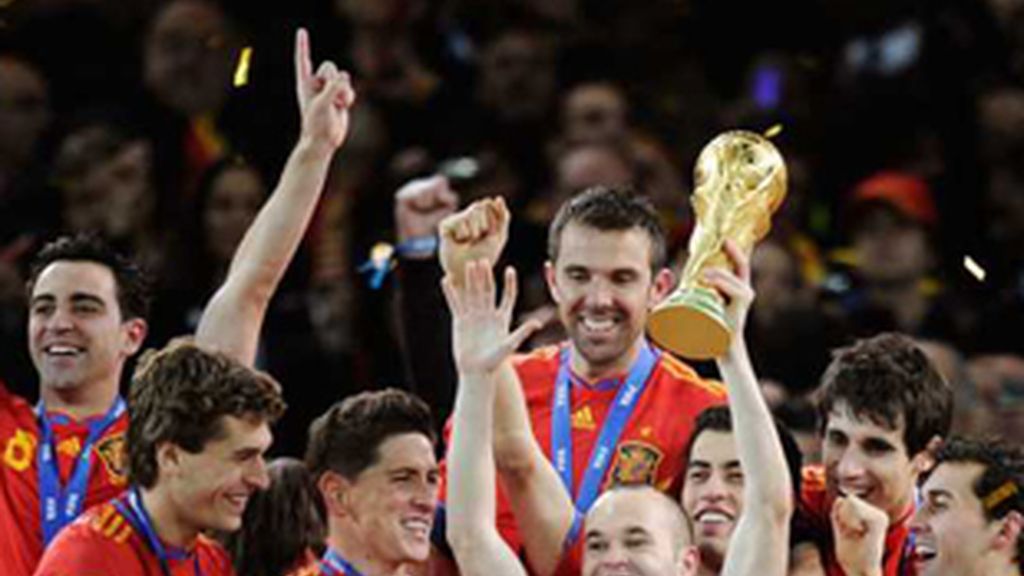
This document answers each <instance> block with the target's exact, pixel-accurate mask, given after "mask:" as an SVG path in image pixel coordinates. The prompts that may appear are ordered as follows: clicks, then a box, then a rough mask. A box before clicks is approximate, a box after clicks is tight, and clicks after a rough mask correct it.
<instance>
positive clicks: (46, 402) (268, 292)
mask: <svg viewBox="0 0 1024 576" xmlns="http://www.w3.org/2000/svg"><path fill="white" fill-rule="evenodd" d="M295 61H296V85H295V88H296V92H297V95H298V104H299V110H300V113H301V116H302V131H301V134H300V136H299V139H298V142H297V143H296V145H295V147H294V148H293V150H292V154H291V156H290V157H289V158H288V162H287V163H286V165H285V168H284V171H283V172H282V174H281V178H280V181H279V183H278V186H277V188H276V189H275V190H274V193H273V194H272V195H271V197H270V199H269V200H268V201H267V203H266V204H265V205H264V207H263V208H262V209H261V210H260V213H259V215H258V216H257V217H256V220H255V221H254V222H253V224H252V226H251V227H250V228H249V230H248V231H247V232H246V235H245V237H244V238H243V239H242V242H241V244H240V245H239V247H238V249H237V251H236V252H235V257H234V259H233V260H232V262H231V267H230V270H229V271H228V275H227V278H226V279H225V280H224V283H223V284H222V285H221V287H220V288H219V289H218V290H217V292H216V294H214V296H213V297H212V298H211V300H210V302H209V304H208V305H207V306H206V309H205V310H204V311H203V315H202V318H201V319H200V322H199V327H198V329H197V330H196V343H197V344H198V345H200V346H203V347H206V348H209V349H214V350H219V351H222V352H224V353H226V354H228V355H230V356H231V357H233V358H235V359H237V360H239V361H240V362H242V363H243V364H246V365H251V364H252V363H253V361H254V358H255V356H256V348H257V344H258V342H259V336H260V328H261V326H262V324H263V319H264V316H265V313H266V310H267V307H268V306H269V303H270V299H271V297H272V296H273V294H274V291H275V290H276V288H277V285H278V284H279V283H280V281H281V278H282V277H283V276H284V273H285V270H286V269H287V268H288V264H289V263H290V262H291V259H292V257H293V255H294V254H295V252H296V250H297V249H298V245H299V242H300V241H301V239H302V236H303V235H304V233H305V230H306V227H307V225H308V224H309V221H310V220H311V219H312V216H313V212H314V210H315V208H316V205H317V200H318V199H319V197H320V194H321V191H322V189H323V183H324V181H325V179H326V177H327V170H328V167H329V166H330V162H331V159H332V158H333V156H334V152H335V151H336V150H337V149H338V147H339V146H341V144H342V143H343V142H344V140H345V137H346V135H347V131H348V110H349V107H350V106H351V105H352V103H353V102H354V99H355V93H354V92H353V90H352V87H351V85H350V83H349V80H348V76H347V75H346V74H344V73H342V72H339V71H338V70H337V68H336V67H335V66H334V64H332V63H330V62H325V63H323V64H322V65H321V66H320V68H319V70H317V72H316V73H314V72H313V69H312V62H311V60H310V47H309V40H308V38H307V36H306V34H305V32H304V31H300V32H299V33H298V34H297V35H296V44H295ZM28 300H29V326H28V340H29V348H30V351H31V355H32V359H33V362H34V363H35V367H36V370H37V372H38V373H39V389H40V402H39V404H38V405H37V406H35V407H33V406H32V405H31V404H29V403H28V402H27V401H26V400H25V399H23V398H19V397H17V396H15V395H14V394H11V393H10V392H9V391H8V390H7V388H6V386H5V385H3V383H0V534H3V536H4V537H3V538H0V558H2V559H3V560H4V561H3V562H2V563H0V575H2V576H27V575H29V574H31V573H32V572H33V570H34V569H35V568H36V565H37V563H38V562H39V558H40V557H42V555H43V551H44V549H45V548H46V546H48V545H49V544H50V542H52V541H53V540H54V538H55V537H56V536H57V534H58V533H59V532H60V530H61V529H62V528H64V527H65V526H66V525H68V524H69V523H70V522H71V521H73V520H74V519H75V518H76V517H77V516H78V515H79V514H80V513H81V511H82V510H85V509H87V508H89V507H90V506H93V505H96V504H100V503H103V502H106V501H107V500H109V499H110V498H113V497H114V496H117V495H118V494H120V493H121V492H122V491H123V490H124V489H125V487H126V482H127V479H126V477H125V466H124V461H125V455H124V446H125V430H126V429H127V427H128V411H127V410H126V409H125V402H124V400H123V399H121V397H120V395H119V387H120V384H121V373H122V370H123V367H124V363H125V362H126V361H127V359H128V358H129V357H130V356H132V355H133V354H135V353H136V352H137V351H138V349H139V348H140V346H141V345H142V342H143V340H144V339H145V336H146V320H145V318H146V315H147V311H148V304H149V296H148V291H147V290H146V282H145V281H144V279H143V277H142V274H141V273H140V271H139V269H138V267H137V266H136V265H134V264H133V263H132V262H130V261H129V260H127V259H125V258H123V257H121V256H119V255H117V254H115V253H114V252H112V251H111V250H110V248H109V247H108V246H106V245H105V244H104V243H103V242H101V241H99V240H96V239H94V238H89V237H75V238H62V239H59V240H56V241H55V242H53V243H51V244H49V245H47V246H46V247H44V248H43V250H42V251H41V252H40V253H39V255H38V256H37V258H36V260H35V262H34V263H33V267H32V274H31V277H30V281H29V285H28Z"/></svg>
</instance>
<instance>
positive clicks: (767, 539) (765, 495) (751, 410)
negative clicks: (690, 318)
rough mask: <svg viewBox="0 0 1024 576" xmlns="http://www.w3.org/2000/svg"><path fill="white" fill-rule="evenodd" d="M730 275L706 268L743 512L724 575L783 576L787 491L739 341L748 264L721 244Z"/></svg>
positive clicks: (747, 299) (781, 460)
mask: <svg viewBox="0 0 1024 576" xmlns="http://www.w3.org/2000/svg"><path fill="white" fill-rule="evenodd" d="M725 249H726V253H727V254H728V256H729V259H730V260H731V261H732V265H733V267H734V271H728V270H724V269H720V268H719V269H711V270H708V271H707V272H706V276H705V277H706V278H707V280H708V281H709V282H710V283H711V284H712V285H713V286H714V287H715V288H717V289H718V290H719V291H720V292H721V293H722V294H724V295H725V297H726V299H727V300H728V307H727V315H728V317H729V321H730V324H731V325H732V327H733V330H734V332H733V339H732V342H731V343H730V345H729V349H728V350H727V351H726V353H725V355H724V356H723V357H721V358H718V359H717V361H716V362H717V364H718V370H719V372H720V373H721V375H722V379H723V380H724V381H725V383H726V385H727V387H728V389H729V412H730V414H731V415H732V425H733V434H734V436H735V438H736V448H737V452H738V453H739V459H740V467H741V468H742V469H743V476H744V480H743V502H744V504H743V512H742V514H741V515H740V520H739V523H738V524H737V526H736V530H735V531H734V532H733V535H732V540H731V541H730V543H729V551H728V552H727V553H726V558H725V566H724V567H723V569H722V574H723V575H724V576H741V575H742V576H752V575H754V574H757V575H758V576H783V575H784V574H786V570H787V563H788V557H789V554H788V552H789V521H790V517H791V516H792V514H793V507H794V503H793V498H794V495H793V488H792V480H791V478H790V474H789V468H788V466H787V465H786V457H785V453H784V452H783V450H782V443H781V441H780V440H779V436H778V433H777V432H776V429H775V422H774V419H773V418H772V415H771V412H770V411H769V410H768V405H767V404H766V403H765V401H764V398H763V397H762V396H761V390H760V388H759V387H758V384H757V378H756V377H755V376H754V369H753V368H752V367H751V364H750V358H749V356H748V355H747V346H746V342H745V341H744V337H743V330H744V327H745V326H746V318H747V312H748V311H749V309H750V304H751V302H752V301H753V299H754V290H753V288H751V286H750V263H749V261H748V259H747V257H746V256H745V255H744V254H743V253H742V252H740V251H739V249H738V248H737V247H736V245H735V244H734V243H732V242H731V241H726V244H725Z"/></svg>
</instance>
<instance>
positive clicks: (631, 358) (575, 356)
mask: <svg viewBox="0 0 1024 576" xmlns="http://www.w3.org/2000/svg"><path fill="white" fill-rule="evenodd" d="M643 345H644V336H643V334H641V335H639V336H637V338H636V340H634V341H633V344H632V345H630V347H629V349H627V350H626V352H625V353H623V354H622V355H620V356H618V357H617V358H615V359H613V360H610V361H608V362H602V363H600V364H597V363H594V362H591V361H590V360H587V359H586V358H585V357H584V356H583V354H581V353H580V352H579V350H578V349H576V347H575V346H573V348H572V371H573V372H574V373H576V375H577V376H582V377H583V378H584V379H586V380H587V381H588V382H598V381H600V380H604V379H606V378H612V377H617V376H622V375H624V374H626V373H627V372H629V369H630V367H632V366H633V362H635V361H636V358H637V356H639V355H640V349H641V348H643Z"/></svg>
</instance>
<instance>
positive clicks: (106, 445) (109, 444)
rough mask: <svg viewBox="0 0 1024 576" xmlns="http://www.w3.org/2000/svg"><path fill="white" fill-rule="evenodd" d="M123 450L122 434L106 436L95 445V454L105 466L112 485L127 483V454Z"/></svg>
mask: <svg viewBox="0 0 1024 576" xmlns="http://www.w3.org/2000/svg"><path fill="white" fill-rule="evenodd" d="M125 448H126V447H125V437H124V432H122V433H120V434H114V435H112V436H108V437H107V438H104V439H103V441H101V442H100V443H99V444H97V445H96V454H97V455H98V456H99V457H100V460H102V461H103V465H104V466H106V468H107V474H108V475H109V476H110V482H111V483H112V484H116V485H120V484H126V483H127V482H128V453H127V451H126V449H125Z"/></svg>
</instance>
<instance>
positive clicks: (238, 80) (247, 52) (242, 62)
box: [235, 46, 252, 88]
mask: <svg viewBox="0 0 1024 576" xmlns="http://www.w3.org/2000/svg"><path fill="white" fill-rule="evenodd" d="M251 58H252V47H251V46H246V47H245V48H242V54H241V55H239V57H238V66H236V67H235V88H240V87H242V86H245V85H246V84H248V83H249V60H250V59H251Z"/></svg>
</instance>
